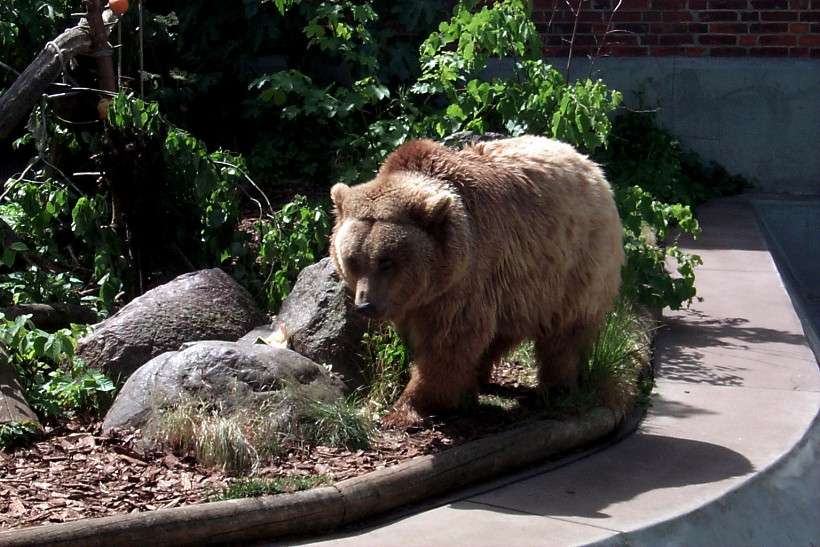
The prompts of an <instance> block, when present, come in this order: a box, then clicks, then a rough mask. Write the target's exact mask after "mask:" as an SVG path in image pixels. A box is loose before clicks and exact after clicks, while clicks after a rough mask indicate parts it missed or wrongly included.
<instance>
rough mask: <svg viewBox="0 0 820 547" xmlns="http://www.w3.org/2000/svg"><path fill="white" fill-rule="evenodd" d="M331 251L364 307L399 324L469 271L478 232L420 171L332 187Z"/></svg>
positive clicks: (449, 193)
mask: <svg viewBox="0 0 820 547" xmlns="http://www.w3.org/2000/svg"><path fill="white" fill-rule="evenodd" d="M331 198H332V199H333V204H334V206H335V213H336V225H335V227H334V229H333V234H332V235H331V242H330V253H331V257H332V260H333V261H334V264H335V266H336V270H337V271H338V272H339V274H340V275H341V277H342V279H343V280H344V281H345V283H346V284H347V286H348V288H349V289H350V290H351V292H352V294H353V298H354V302H355V304H356V307H357V309H358V310H359V311H360V312H361V313H363V314H364V315H367V316H369V317H372V318H378V319H386V320H392V321H399V320H401V318H402V317H404V316H405V315H406V314H407V313H408V312H410V311H411V310H413V309H414V308H418V307H421V306H424V305H426V304H429V303H431V302H433V301H434V300H435V299H436V298H437V297H438V296H440V295H441V294H442V293H443V292H445V291H446V290H447V288H448V287H450V286H451V285H452V284H453V283H454V282H455V281H456V280H457V279H459V278H461V277H463V275H465V273H466V270H467V262H468V253H469V247H470V245H469V240H470V234H469V232H470V229H469V221H468V219H467V215H466V213H465V210H464V206H463V204H462V201H461V198H460V197H459V196H458V195H457V193H455V192H454V191H453V190H452V189H451V188H450V187H449V186H448V185H447V184H445V183H443V182H441V181H437V180H435V179H432V178H431V177H429V176H426V175H422V174H419V173H412V172H394V173H389V174H380V175H379V176H378V177H377V178H376V179H375V180H373V181H371V182H368V183H366V184H361V185H358V186H353V187H349V186H347V185H345V184H336V185H335V186H333V188H332V189H331Z"/></svg>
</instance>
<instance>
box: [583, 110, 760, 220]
mask: <svg viewBox="0 0 820 547" xmlns="http://www.w3.org/2000/svg"><path fill="white" fill-rule="evenodd" d="M598 159H599V160H600V161H601V162H602V163H603V165H604V167H605V169H606V172H607V176H608V178H609V180H610V181H611V182H612V184H613V185H614V186H615V187H618V188H625V187H629V186H638V187H640V188H641V189H642V190H644V191H645V192H648V193H650V194H652V196H654V198H655V199H657V200H659V201H662V202H665V203H680V204H683V205H690V206H695V205H698V204H700V203H703V202H704V201H707V200H709V199H712V198H715V197H720V196H726V195H731V194H737V193H739V192H741V191H742V190H743V189H744V188H747V187H748V186H749V182H748V181H747V180H745V179H744V178H743V177H740V176H737V175H730V174H729V173H728V172H727V171H726V169H724V168H723V167H721V166H719V165H718V164H716V163H714V162H711V163H708V164H706V163H704V162H703V161H701V159H700V158H699V157H698V155H697V154H695V153H694V152H692V151H688V150H685V149H684V148H683V147H682V145H681V143H680V142H679V141H678V140H677V139H676V138H675V137H673V136H672V135H671V134H670V133H669V132H668V131H666V130H665V129H663V128H662V127H660V126H659V125H658V123H657V120H656V114H655V113H654V112H628V111H627V112H624V113H621V114H620V115H618V116H617V117H616V118H615V121H614V123H613V126H612V131H611V133H610V135H609V145H608V146H607V148H606V149H605V150H602V151H601V153H600V154H599V158H598Z"/></svg>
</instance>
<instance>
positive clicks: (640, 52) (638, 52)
mask: <svg viewBox="0 0 820 547" xmlns="http://www.w3.org/2000/svg"><path fill="white" fill-rule="evenodd" d="M609 52H610V53H611V54H612V55H613V56H615V57H646V55H647V53H648V52H649V50H648V49H647V48H645V47H628V46H615V47H612V48H609Z"/></svg>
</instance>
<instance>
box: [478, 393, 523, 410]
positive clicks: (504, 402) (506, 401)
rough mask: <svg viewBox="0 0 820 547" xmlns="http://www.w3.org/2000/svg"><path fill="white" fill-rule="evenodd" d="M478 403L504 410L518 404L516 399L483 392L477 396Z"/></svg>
mask: <svg viewBox="0 0 820 547" xmlns="http://www.w3.org/2000/svg"><path fill="white" fill-rule="evenodd" d="M478 404H479V406H483V407H488V408H494V409H498V410H502V411H505V412H507V411H510V410H512V409H514V408H517V407H519V406H520V404H519V402H518V401H517V400H516V399H513V398H510V397H502V396H501V395H494V394H483V393H482V394H480V395H479V396H478Z"/></svg>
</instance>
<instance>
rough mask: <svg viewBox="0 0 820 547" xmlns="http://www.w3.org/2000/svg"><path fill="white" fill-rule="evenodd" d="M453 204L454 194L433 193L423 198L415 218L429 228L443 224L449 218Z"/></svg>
mask: <svg viewBox="0 0 820 547" xmlns="http://www.w3.org/2000/svg"><path fill="white" fill-rule="evenodd" d="M452 204H453V198H452V196H449V195H447V194H433V195H431V196H428V197H426V198H424V199H423V200H421V202H420V203H419V205H418V207H416V208H415V211H414V213H415V215H414V217H415V219H416V221H418V222H419V223H421V224H422V225H423V226H425V227H427V228H435V227H437V226H441V225H442V224H444V222H445V221H446V220H447V217H448V214H449V212H450V208H451V206H452Z"/></svg>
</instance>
